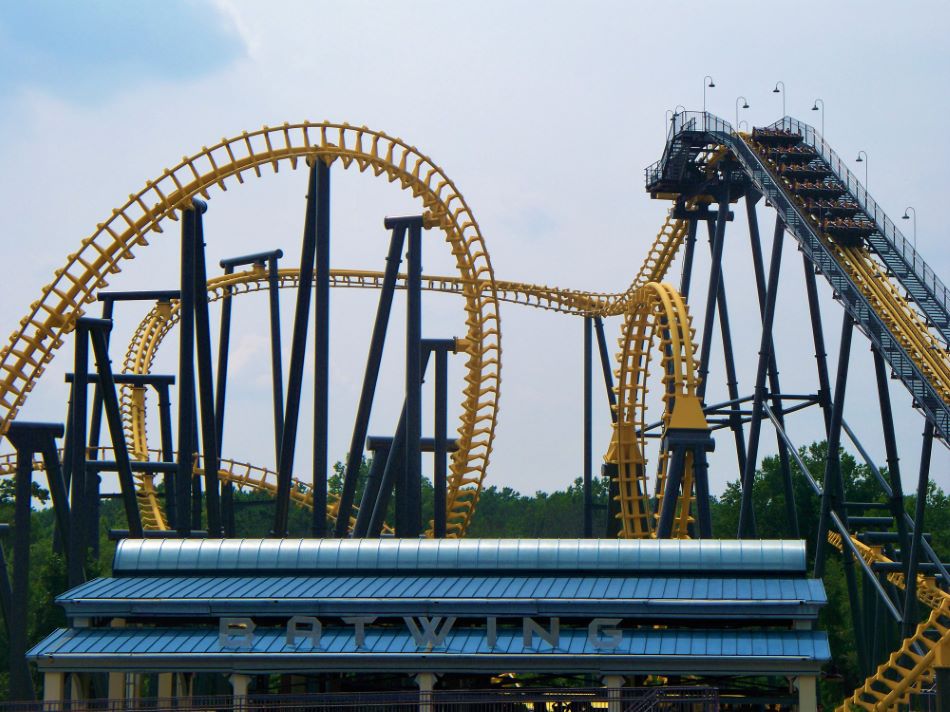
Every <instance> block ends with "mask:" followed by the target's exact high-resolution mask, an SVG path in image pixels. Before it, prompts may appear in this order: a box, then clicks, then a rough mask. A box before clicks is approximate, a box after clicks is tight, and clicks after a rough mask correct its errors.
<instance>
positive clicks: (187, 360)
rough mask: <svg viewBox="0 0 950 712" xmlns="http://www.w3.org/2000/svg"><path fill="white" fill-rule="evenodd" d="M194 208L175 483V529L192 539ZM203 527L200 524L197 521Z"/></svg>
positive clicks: (186, 262) (184, 257) (186, 256)
mask: <svg viewBox="0 0 950 712" xmlns="http://www.w3.org/2000/svg"><path fill="white" fill-rule="evenodd" d="M195 213H196V211H195V209H194V208H190V209H188V210H183V211H182V220H181V299H180V302H179V305H178V314H179V325H178V339H179V342H178V472H177V477H176V482H175V490H176V492H175V496H176V497H177V502H176V504H175V528H176V530H177V531H178V534H179V536H182V537H188V536H190V535H191V528H192V521H191V520H192V511H191V500H192V488H193V486H194V478H193V477H192V471H193V468H194V460H193V458H194V452H195V444H196V443H195V440H194V432H195V422H194V417H195V415H194V414H195V242H196V241H197V239H198V238H197V216H196V214H195ZM195 525H196V526H198V527H199V528H200V525H201V523H200V521H198V522H195Z"/></svg>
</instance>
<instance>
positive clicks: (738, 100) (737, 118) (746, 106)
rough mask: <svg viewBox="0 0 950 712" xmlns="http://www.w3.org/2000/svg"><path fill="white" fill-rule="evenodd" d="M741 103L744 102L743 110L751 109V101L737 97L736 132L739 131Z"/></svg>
mask: <svg viewBox="0 0 950 712" xmlns="http://www.w3.org/2000/svg"><path fill="white" fill-rule="evenodd" d="M740 101H741V102H742V108H743V109H748V108H749V100H748V99H746V98H745V97H744V96H739V97H736V131H738V130H739V102H740Z"/></svg>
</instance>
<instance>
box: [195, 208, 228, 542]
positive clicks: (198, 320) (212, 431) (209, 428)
mask: <svg viewBox="0 0 950 712" xmlns="http://www.w3.org/2000/svg"><path fill="white" fill-rule="evenodd" d="M194 205H195V343H196V346H197V356H198V413H199V416H200V419H201V449H202V462H203V464H204V473H205V476H204V480H205V508H206V512H207V519H208V536H210V537H211V538H218V537H220V536H221V535H222V527H221V498H220V487H219V484H218V434H217V428H216V423H215V420H216V417H215V408H214V405H215V404H214V373H213V368H212V365H211V363H212V355H211V319H210V316H209V315H208V286H207V285H208V270H207V267H206V266H205V241H204V224H203V220H202V217H201V215H202V213H204V212H205V210H206V209H207V206H206V205H205V204H204V203H203V202H202V201H200V200H198V199H194Z"/></svg>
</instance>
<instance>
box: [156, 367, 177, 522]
mask: <svg viewBox="0 0 950 712" xmlns="http://www.w3.org/2000/svg"><path fill="white" fill-rule="evenodd" d="M155 391H156V392H157V393H158V423H159V431H160V433H161V442H162V461H163V462H173V461H174V460H175V444H174V442H173V440H172V408H171V399H170V398H169V391H168V384H167V383H163V384H159V385H158V386H156V388H155ZM175 479H176V478H175V473H170V472H165V473H164V474H162V482H164V484H165V516H166V517H168V525H169V526H170V527H171V528H172V529H175V528H177V524H176V519H175V517H176V516H177V511H178V510H177V506H178V500H177V498H176V495H175V491H176V489H175V488H176V484H177V483H176V482H175Z"/></svg>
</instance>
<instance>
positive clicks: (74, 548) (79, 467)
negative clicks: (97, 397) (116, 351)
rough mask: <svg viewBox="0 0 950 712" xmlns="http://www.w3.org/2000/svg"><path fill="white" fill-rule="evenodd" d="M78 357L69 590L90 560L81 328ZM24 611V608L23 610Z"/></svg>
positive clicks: (85, 348) (85, 358) (85, 363)
mask: <svg viewBox="0 0 950 712" xmlns="http://www.w3.org/2000/svg"><path fill="white" fill-rule="evenodd" d="M74 344H75V357H74V359H73V369H74V370H73V373H74V374H75V375H74V378H73V387H72V392H73V399H72V423H71V426H72V427H71V428H70V429H71V431H72V432H71V437H70V443H69V444H70V452H69V453H67V457H68V458H69V461H70V470H71V475H70V483H69V484H70V503H69V504H70V506H69V536H68V538H67V539H66V541H65V545H66V549H67V550H68V554H67V557H66V566H67V580H68V582H69V587H70V588H73V587H74V586H78V585H79V584H81V583H82V582H83V581H84V580H85V578H86V574H85V566H84V564H85V560H86V531H87V527H86V525H85V514H86V501H85V500H86V415H87V408H88V377H89V335H88V333H86V331H85V330H84V329H81V328H80V327H79V326H78V325H77V327H76V329H75V331H74ZM21 610H24V609H21Z"/></svg>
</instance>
